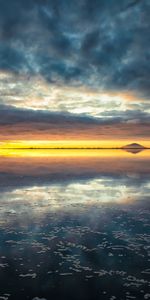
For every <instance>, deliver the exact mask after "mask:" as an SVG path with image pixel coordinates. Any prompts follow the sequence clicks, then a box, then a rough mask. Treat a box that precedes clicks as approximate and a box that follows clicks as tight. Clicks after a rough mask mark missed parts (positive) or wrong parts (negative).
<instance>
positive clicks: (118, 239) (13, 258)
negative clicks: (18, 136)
mask: <svg viewBox="0 0 150 300" xmlns="http://www.w3.org/2000/svg"><path fill="white" fill-rule="evenodd" d="M147 153H148V152H147ZM149 196H150V155H148V154H146V155H144V154H138V155H134V154H127V155H124V154H123V155H121V154H118V156H117V155H114V157H109V155H108V156H107V157H103V155H100V154H99V155H98V154H97V155H95V156H92V155H91V156H90V157H89V156H88V157H86V155H85V157H83V156H82V157H80V155H79V156H78V157H75V156H74V157H72V156H67V157H52V156H51V155H50V154H49V155H46V156H40V154H39V156H38V154H37V153H36V155H35V156H34V155H33V157H32V158H31V157H24V156H21V155H20V156H19V155H18V154H16V155H14V156H13V155H11V156H8V155H7V156H6V155H4V154H3V155H1V156H0V299H3V300H18V299H19V300H25V299H29V300H40V299H41V300H45V299H46V300H49V299H52V300H55V299H59V300H64V299H72V300H76V299H78V300H80V299H81V300H85V299H86V300H98V299H102V300H103V299H110V300H115V299H118V300H121V299H123V300H124V299H127V300H130V299H139V300H142V299H150V282H149V278H150V230H149V229H150V222H149V209H150V197H149Z"/></svg>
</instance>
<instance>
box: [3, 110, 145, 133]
mask: <svg viewBox="0 0 150 300" xmlns="http://www.w3.org/2000/svg"><path fill="white" fill-rule="evenodd" d="M149 119H150V115H149V114H148V113H145V112H141V111H140V110H134V111H130V110H126V111H125V112H119V116H118V112H117V111H115V110H111V111H105V112H102V113H101V118H95V117H91V116H88V115H86V114H85V115H84V114H82V115H77V114H71V113H68V112H66V113H65V112H64V113H63V112H61V113H59V112H50V111H47V110H31V109H21V108H15V107H13V106H8V105H0V125H16V124H19V123H30V122H31V123H36V124H38V123H39V124H40V123H45V124H55V125H56V128H57V127H58V129H59V126H60V125H61V126H66V127H68V126H70V127H74V126H75V125H76V126H79V127H80V126H82V125H113V124H119V123H120V124H121V123H122V122H124V123H130V122H132V123H134V122H135V124H136V123H142V122H143V120H144V123H145V124H146V123H149Z"/></svg>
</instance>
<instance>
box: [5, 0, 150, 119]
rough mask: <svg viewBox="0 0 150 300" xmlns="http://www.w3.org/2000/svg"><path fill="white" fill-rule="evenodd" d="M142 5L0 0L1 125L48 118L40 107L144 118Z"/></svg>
mask: <svg viewBox="0 0 150 300" xmlns="http://www.w3.org/2000/svg"><path fill="white" fill-rule="evenodd" d="M149 12H150V3H149V1H148V0H145V1H140V0H127V1H125V0H121V1H119V0H111V1H109V2H108V1H104V0H93V1H91V0H81V1H75V0H72V1H70V0H61V1H60V0H44V1H41V0H36V1H35V0H26V1H25V0H14V1H13V2H12V1H9V0H6V1H2V0H0V95H1V96H0V103H1V105H2V106H3V109H2V113H4V110H5V116H6V119H5V120H4V118H3V116H2V120H1V124H2V123H7V120H8V119H9V120H8V124H9V123H14V118H17V121H16V122H17V124H18V119H19V120H20V121H19V122H24V119H25V116H26V121H28V120H29V122H34V120H35V118H36V122H38V123H39V122H41V118H42V123H43V122H44V124H47V123H48V122H47V119H48V115H47V114H46V113H45V111H46V110H48V111H51V112H56V113H62V118H64V114H65V117H66V114H68V116H67V119H69V120H70V118H71V117H70V114H73V115H74V114H80V115H82V116H83V117H85V116H86V117H87V116H88V117H89V120H90V117H93V118H94V117H96V118H98V117H99V118H101V120H102V122H103V119H104V120H107V121H108V124H109V122H110V119H111V121H112V122H113V124H114V123H115V122H116V119H117V120H118V119H119V122H120V120H121V121H122V122H124V121H125V122H131V121H133V123H138V124H142V123H145V122H147V121H148V119H150V118H149V117H150V116H149V114H150V105H149V87H150V83H149V73H150V65H149V48H150V39H149V25H150V24H149V23H150V21H149ZM4 106H6V107H5V109H4ZM12 106H13V107H15V109H16V108H20V109H22V110H24V109H28V111H27V112H26V113H25V115H23V114H22V112H21V111H20V115H19V110H18V111H17V110H16V111H14V110H13V109H12ZM29 109H30V110H40V111H41V110H44V112H43V113H42V114H41V113H40V112H39V113H36V112H34V111H33V114H32V120H31V112H30V111H29ZM16 114H17V117H16ZM14 115H15V117H14ZM7 116H9V118H8V117H7ZM35 116H36V117H35ZM38 116H39V119H38ZM86 117H85V119H84V122H85V120H87V119H86ZM11 118H12V120H11ZM51 118H53V114H51ZM59 120H61V116H59ZM89 120H88V122H90V121H89ZM58 122H59V121H58V118H57V116H56V123H57V124H58ZM67 122H68V121H67ZM72 122H73V123H72V124H74V116H72ZM93 122H96V123H97V121H96V120H95V121H93ZM79 123H80V122H79ZM81 123H82V122H81ZM5 125H6V124H5Z"/></svg>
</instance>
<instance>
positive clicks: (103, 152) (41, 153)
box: [0, 149, 150, 159]
mask: <svg viewBox="0 0 150 300" xmlns="http://www.w3.org/2000/svg"><path fill="white" fill-rule="evenodd" d="M0 156H8V157H107V158H109V157H110V158H132V159H136V158H137V159H139V158H140V159H141V158H142V159H144V158H148V157H150V150H144V151H141V152H139V153H136V154H133V153H130V152H127V151H124V150H120V149H117V150H113V149H100V150H99V149H0Z"/></svg>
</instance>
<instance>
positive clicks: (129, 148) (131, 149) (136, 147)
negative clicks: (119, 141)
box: [122, 143, 146, 154]
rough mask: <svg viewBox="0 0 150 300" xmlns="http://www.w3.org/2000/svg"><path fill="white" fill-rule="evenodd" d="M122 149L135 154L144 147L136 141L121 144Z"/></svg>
mask: <svg viewBox="0 0 150 300" xmlns="http://www.w3.org/2000/svg"><path fill="white" fill-rule="evenodd" d="M122 149H123V150H126V151H128V152H131V153H133V154H136V153H139V152H141V151H143V150H144V149H146V148H145V147H144V146H142V145H140V144H138V143H131V144H129V145H126V146H123V147H122Z"/></svg>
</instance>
